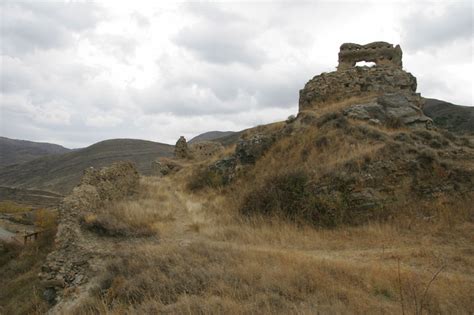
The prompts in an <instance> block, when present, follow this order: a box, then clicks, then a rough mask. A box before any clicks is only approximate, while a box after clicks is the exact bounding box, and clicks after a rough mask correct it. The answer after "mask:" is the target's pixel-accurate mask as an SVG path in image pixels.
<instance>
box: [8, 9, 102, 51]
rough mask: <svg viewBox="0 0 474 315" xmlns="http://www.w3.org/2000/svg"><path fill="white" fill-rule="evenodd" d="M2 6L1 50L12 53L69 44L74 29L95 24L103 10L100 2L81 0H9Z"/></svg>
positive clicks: (75, 30)
mask: <svg viewBox="0 0 474 315" xmlns="http://www.w3.org/2000/svg"><path fill="white" fill-rule="evenodd" d="M0 10H1V11H2V23H1V35H2V37H3V40H2V46H1V51H2V53H3V54H8V55H11V56H15V55H22V54H26V53H31V52H34V51H35V50H36V49H52V48H61V47H66V46H68V45H69V44H71V43H72V42H73V40H74V37H73V35H74V33H77V32H80V31H83V30H86V29H88V28H93V27H94V26H95V25H96V23H97V22H98V19H99V17H100V14H101V10H100V8H99V7H97V6H96V5H94V4H92V3H79V2H68V3H59V2H43V1H41V2H33V1H31V2H11V1H5V2H1V3H0Z"/></svg>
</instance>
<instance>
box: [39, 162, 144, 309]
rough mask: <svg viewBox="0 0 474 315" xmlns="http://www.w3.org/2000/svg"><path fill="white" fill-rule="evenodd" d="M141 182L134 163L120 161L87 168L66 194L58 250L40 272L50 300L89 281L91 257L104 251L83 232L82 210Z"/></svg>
mask: <svg viewBox="0 0 474 315" xmlns="http://www.w3.org/2000/svg"><path fill="white" fill-rule="evenodd" d="M138 186H139V175H138V172H137V170H136V168H135V166H134V164H132V163H131V162H117V163H114V164H112V165H111V166H110V167H105V168H102V169H100V170H96V169H93V168H90V169H87V170H86V171H85V172H84V176H83V178H82V180H81V183H80V184H79V185H78V186H77V187H75V188H74V190H73V192H72V193H71V194H70V195H69V196H67V197H66V198H64V200H63V202H62V204H61V206H60V209H59V223H58V231H57V233H56V238H55V250H54V251H53V252H52V253H50V254H49V255H48V257H47V259H46V263H45V264H44V265H43V267H42V272H41V274H40V277H41V279H42V282H43V287H44V297H45V298H46V299H47V300H48V301H49V302H50V303H52V304H54V303H56V302H58V301H60V300H61V297H62V292H63V289H66V288H74V287H77V286H79V285H82V284H84V283H85V282H87V280H88V277H89V276H90V272H91V261H93V259H94V258H97V257H98V255H100V253H97V252H95V251H94V250H93V248H94V247H93V244H91V243H90V242H89V241H86V238H84V236H83V232H82V230H81V227H80V220H81V218H82V214H83V213H84V212H94V211H96V210H97V209H99V208H100V207H103V206H104V205H106V203H108V202H111V201H115V200H120V199H123V198H125V197H127V196H130V195H133V194H135V193H136V192H137V191H138ZM104 254H105V253H104Z"/></svg>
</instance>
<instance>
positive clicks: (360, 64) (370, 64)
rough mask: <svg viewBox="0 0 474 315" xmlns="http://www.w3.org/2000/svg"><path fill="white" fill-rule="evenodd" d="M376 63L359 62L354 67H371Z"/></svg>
mask: <svg viewBox="0 0 474 315" xmlns="http://www.w3.org/2000/svg"><path fill="white" fill-rule="evenodd" d="M375 65H376V63H375V62H372V61H359V62H357V63H356V65H355V66H356V67H373V66H375Z"/></svg>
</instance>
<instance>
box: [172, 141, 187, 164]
mask: <svg viewBox="0 0 474 315" xmlns="http://www.w3.org/2000/svg"><path fill="white" fill-rule="evenodd" d="M174 156H175V157H176V158H178V159H186V158H188V157H189V150H188V144H187V143H186V138H184V137H183V136H181V137H179V139H178V141H177V142H176V146H175V148H174Z"/></svg>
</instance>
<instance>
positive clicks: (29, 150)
mask: <svg viewBox="0 0 474 315" xmlns="http://www.w3.org/2000/svg"><path fill="white" fill-rule="evenodd" d="M69 151H70V150H69V149H67V148H65V147H62V146H60V145H57V144H52V143H44V142H33V141H26V140H16V139H9V138H6V137H0V167H2V166H6V165H11V164H19V163H24V162H28V161H31V160H34V159H36V158H39V157H43V156H48V155H54V154H62V153H66V152H69Z"/></svg>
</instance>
